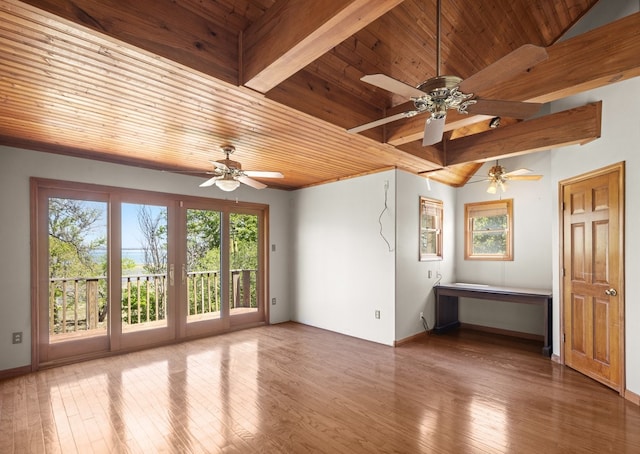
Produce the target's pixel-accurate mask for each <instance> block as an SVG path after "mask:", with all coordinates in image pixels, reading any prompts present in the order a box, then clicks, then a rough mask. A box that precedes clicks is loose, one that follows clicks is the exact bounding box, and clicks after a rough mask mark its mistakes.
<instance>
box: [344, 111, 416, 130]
mask: <svg viewBox="0 0 640 454" xmlns="http://www.w3.org/2000/svg"><path fill="white" fill-rule="evenodd" d="M418 113H420V112H418V111H417V110H409V111H407V112H401V113H398V114H395V115H391V116H390V117H384V118H381V119H380V120H376V121H372V122H370V123H365V124H363V125H360V126H356V127H355V128H351V129H347V132H350V133H351V134H356V133H359V132H362V131H366V130H367V129H371V128H375V127H377V126H382V125H386V124H387V123H391V122H392V121H396V120H400V119H401V118H407V117H413V116H414V115H416V114H418Z"/></svg>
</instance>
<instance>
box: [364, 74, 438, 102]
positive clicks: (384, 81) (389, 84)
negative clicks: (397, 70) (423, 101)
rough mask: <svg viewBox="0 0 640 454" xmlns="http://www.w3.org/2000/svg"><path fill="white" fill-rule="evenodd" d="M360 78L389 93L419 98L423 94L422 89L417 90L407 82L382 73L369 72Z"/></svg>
mask: <svg viewBox="0 0 640 454" xmlns="http://www.w3.org/2000/svg"><path fill="white" fill-rule="evenodd" d="M360 80H361V81H363V82H366V83H368V84H371V85H375V86H376V87H378V88H382V89H383V90H387V91H390V92H391V93H395V94H397V95H401V96H404V97H405V98H421V97H422V96H424V94H425V93H424V92H423V91H422V90H418V89H417V88H415V87H412V86H411V85H409V84H405V83H404V82H400V81H399V80H396V79H394V78H393V77H389V76H386V75H384V74H369V75H367V76H363V77H361V78H360Z"/></svg>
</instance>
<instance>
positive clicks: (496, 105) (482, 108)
mask: <svg viewBox="0 0 640 454" xmlns="http://www.w3.org/2000/svg"><path fill="white" fill-rule="evenodd" d="M541 107H542V104H536V103H531V102H519V101H500V100H498V99H476V103H474V104H469V106H468V107H467V111H469V113H472V114H480V115H493V116H495V117H509V118H518V119H524V118H529V117H531V116H533V115H535V114H536V113H537V112H538V111H539V110H540V108H541Z"/></svg>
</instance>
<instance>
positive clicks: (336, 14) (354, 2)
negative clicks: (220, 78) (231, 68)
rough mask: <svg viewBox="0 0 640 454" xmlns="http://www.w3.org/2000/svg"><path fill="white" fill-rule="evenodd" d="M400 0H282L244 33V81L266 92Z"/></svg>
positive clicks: (245, 83)
mask: <svg viewBox="0 0 640 454" xmlns="http://www.w3.org/2000/svg"><path fill="white" fill-rule="evenodd" d="M402 1H403V0H348V1H345V0H325V1H322V2H306V1H305V2H301V1H294V0H279V1H278V2H277V3H276V4H275V5H273V6H272V7H271V8H269V9H268V10H267V13H266V14H265V15H264V16H262V17H261V18H260V19H259V20H258V21H256V22H254V23H253V24H251V25H250V26H249V28H248V29H247V30H246V32H245V33H244V34H243V37H242V47H243V51H242V62H243V63H242V64H243V78H244V85H245V86H247V87H249V88H252V89H254V90H256V91H259V92H261V93H266V92H268V91H269V90H271V89H272V88H273V87H275V86H276V85H278V84H279V83H281V82H282V81H284V80H285V79H287V78H289V77H290V76H292V75H293V74H295V73H296V72H298V71H299V70H301V69H302V68H304V67H305V66H307V65H308V64H310V63H311V62H313V61H314V60H316V59H318V58H319V57H321V56H322V55H323V54H325V53H326V52H328V51H329V50H330V49H331V48H332V47H335V46H337V45H338V44H340V43H341V42H342V41H344V40H345V39H347V38H348V37H349V36H351V35H353V34H354V33H356V32H358V31H359V30H361V29H362V28H364V27H366V26H367V25H369V24H370V23H371V22H373V21H374V20H376V19H377V18H379V17H380V16H382V15H383V14H385V13H387V12H388V11H389V10H391V9H392V8H394V7H395V6H397V5H398V4H400V3H402Z"/></svg>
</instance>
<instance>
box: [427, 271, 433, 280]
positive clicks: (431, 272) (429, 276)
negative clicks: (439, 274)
mask: <svg viewBox="0 0 640 454" xmlns="http://www.w3.org/2000/svg"><path fill="white" fill-rule="evenodd" d="M431 276H433V271H431V270H429V271H427V278H429V279H431Z"/></svg>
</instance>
